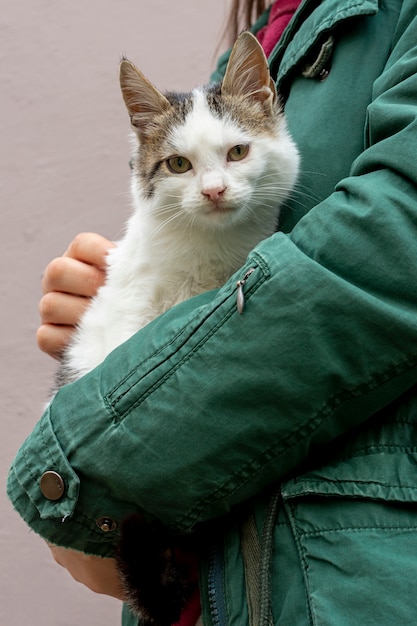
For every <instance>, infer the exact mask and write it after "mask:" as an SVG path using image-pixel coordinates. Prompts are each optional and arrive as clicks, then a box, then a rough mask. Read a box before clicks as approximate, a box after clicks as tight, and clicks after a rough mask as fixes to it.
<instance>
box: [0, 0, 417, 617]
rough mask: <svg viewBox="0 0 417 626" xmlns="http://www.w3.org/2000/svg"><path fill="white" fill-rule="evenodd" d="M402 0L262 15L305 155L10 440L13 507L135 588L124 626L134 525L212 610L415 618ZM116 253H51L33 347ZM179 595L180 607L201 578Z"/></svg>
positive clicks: (76, 248) (80, 570)
mask: <svg viewBox="0 0 417 626" xmlns="http://www.w3.org/2000/svg"><path fill="white" fill-rule="evenodd" d="M260 4H262V3H257V6H256V10H258V11H259V9H260ZM254 5H255V2H237V3H235V5H234V10H235V12H237V13H239V11H240V9H241V8H242V7H246V8H248V10H249V13H250V14H251V9H252V7H253V6H254ZM416 16H417V2H416V0H390V1H389V2H384V3H380V2H379V1H378V0H359V1H356V2H351V1H350V0H337V1H336V0H323V2H321V3H319V4H317V3H316V2H314V1H313V0H303V2H301V3H297V2H294V3H292V2H285V1H284V0H278V1H277V2H274V3H273V4H272V6H271V7H269V8H268V9H267V10H266V11H265V12H262V14H261V15H260V16H259V20H258V21H257V22H256V24H255V25H254V26H253V27H252V31H253V32H254V33H256V34H257V37H258V39H259V41H260V42H261V43H262V45H263V47H264V50H265V52H266V53H267V55H268V61H269V69H270V72H271V75H272V77H273V79H274V82H275V83H276V86H277V89H278V92H279V94H280V95H281V99H282V102H283V104H284V108H285V116H286V120H287V124H288V128H289V130H290V133H291V135H292V137H293V139H294V141H295V143H296V145H297V147H298V150H299V152H300V155H301V169H300V174H299V179H298V183H297V185H296V187H295V189H294V191H293V192H292V194H291V196H290V197H289V199H288V200H287V201H286V202H285V204H284V206H283V207H282V209H281V212H280V217H279V228H278V232H277V233H275V234H273V235H272V236H270V237H268V238H266V239H265V240H263V241H262V242H261V243H259V244H258V245H257V246H256V247H255V248H254V250H253V251H252V252H250V253H249V256H248V259H247V261H246V262H244V263H243V264H242V267H241V268H240V270H238V272H237V273H236V275H234V276H233V277H232V278H231V279H230V280H228V281H226V283H225V285H224V286H222V287H221V288H220V289H215V290H211V291H209V292H205V293H203V294H202V295H199V296H197V297H195V298H192V299H190V300H187V301H185V302H184V303H182V304H179V305H177V306H175V307H173V308H172V309H170V310H169V311H167V312H166V313H165V314H164V315H162V316H161V317H158V318H157V319H156V320H155V321H153V322H151V323H150V324H149V325H148V326H146V327H145V328H143V329H142V330H141V331H139V332H138V333H137V334H135V335H134V336H133V337H132V338H131V339H129V340H128V341H127V342H126V343H125V344H123V345H122V346H121V347H119V348H117V349H116V350H115V351H114V352H112V353H111V354H110V356H109V357H108V358H107V359H106V360H105V361H104V362H103V363H102V364H101V365H99V366H98V367H97V368H95V369H93V370H92V371H91V372H90V373H88V374H87V375H86V376H84V377H82V378H81V379H79V380H77V381H75V382H74V383H72V384H71V385H67V386H64V387H63V388H62V389H61V390H60V391H58V393H57V395H56V397H55V399H54V401H53V403H52V405H51V406H50V407H49V409H48V411H47V412H46V413H45V415H44V416H43V418H42V419H41V421H40V422H39V425H38V426H37V428H36V429H35V431H34V432H33V433H32V435H31V436H30V437H29V438H28V440H27V441H26V442H25V444H24V446H23V447H22V449H21V451H20V452H19V454H18V456H17V457H16V460H15V463H14V465H13V467H12V469H11V472H10V477H9V494H10V497H11V498H12V501H13V503H14V505H15V507H16V509H17V510H18V512H19V513H20V514H21V515H22V516H23V517H24V519H25V520H26V522H27V523H28V524H29V525H30V526H31V527H32V528H33V529H34V530H35V531H36V532H38V533H39V534H41V535H42V536H43V537H44V538H46V539H47V540H48V541H49V542H50V543H51V544H53V545H52V547H51V549H52V552H53V555H54V557H55V558H56V560H57V561H58V562H59V563H61V564H62V565H64V566H65V567H66V568H67V569H68V570H69V571H70V573H71V574H72V575H73V576H74V577H75V578H76V579H77V580H80V581H81V582H83V583H84V584H86V585H87V586H89V587H90V588H92V589H93V590H95V591H98V592H101V593H108V594H110V595H114V596H116V597H119V598H121V599H123V600H128V601H129V604H130V608H128V606H125V609H124V612H123V624H124V626H132V625H133V624H138V615H140V616H142V618H141V619H142V621H140V622H139V623H146V621H147V622H148V623H156V621H155V618H154V614H152V611H151V612H150V613H148V614H146V615H145V616H144V613H143V612H142V613H141V608H140V607H137V602H136V603H135V601H134V600H135V599H134V600H132V589H130V587H134V586H135V584H134V583H135V581H134V580H132V578H131V574H132V571H131V570H129V569H128V570H126V569H124V566H125V561H126V555H127V556H129V554H130V553H131V554H133V555H134V557H135V559H136V560H140V556H139V555H140V554H141V550H143V551H144V552H145V550H146V545H143V543H144V542H142V544H141V537H140V536H136V535H137V534H138V530H137V529H138V528H145V529H146V528H147V527H148V528H149V529H150V530H151V536H152V537H153V538H156V539H157V541H160V544H159V545H160V546H162V548H161V555H162V553H163V556H164V558H165V557H167V558H168V559H169V560H170V562H171V565H172V564H174V566H175V565H176V564H178V569H179V570H180V574H181V573H182V572H184V571H185V572H187V571H188V572H189V573H190V576H189V577H188V578H187V577H186V581H185V582H190V580H191V582H193V581H194V580H195V577H194V576H192V574H193V573H194V561H193V559H192V556H193V555H194V554H197V556H198V567H199V571H198V582H199V596H200V599H201V616H202V622H203V624H204V625H205V626H208V625H210V626H211V625H215V624H222V625H228V624H230V625H231V624H239V625H247V626H252V625H253V626H257V625H258V624H282V625H283V624H291V626H301V625H303V626H304V625H307V624H317V625H331V626H334V625H338V624H343V625H344V626H345V625H346V626H347V625H352V626H356V625H357V624H375V625H377V624H378V626H381V625H384V624H386V625H387V626H388V624H389V625H391V624H397V623H398V624H412V623H414V621H415V614H416V610H417V600H416V599H415V598H416V597H417V594H416V593H415V587H416V582H415V581H416V580H417V559H416V558H415V553H414V545H415V541H416V537H417V506H416V503H417V481H416V478H415V476H416V472H415V467H416V461H417V456H416V451H415V445H414V441H415V440H416V435H417V391H416V390H417V387H416V384H417V322H416V320H417V269H416V268H417V262H416V258H415V257H416V255H415V252H414V251H415V249H416V246H415V241H416V239H417V237H416V235H417V232H416V225H417V160H416V159H415V154H416V152H417V133H416V126H417V37H416V34H415V33H416V32H417V30H416V28H417V17H416ZM227 58H228V55H225V56H224V57H222V58H221V59H220V61H219V65H218V69H217V71H216V72H215V74H214V76H213V79H215V80H221V79H222V77H223V75H224V72H225V70H226V65H227ZM183 164H184V163H181V164H179V163H177V164H176V165H181V166H182V165H183ZM112 247H113V244H111V243H110V242H108V241H107V240H106V239H104V238H102V237H100V236H99V235H95V234H84V235H81V236H79V237H78V238H77V239H76V240H75V241H74V242H73V243H72V244H71V245H70V247H69V248H68V250H67V252H66V254H65V255H64V257H62V258H61V259H59V260H58V261H55V262H52V263H51V264H50V266H49V267H48V268H47V270H46V272H45V276H44V279H43V289H44V292H45V296H44V300H43V302H41V312H42V311H44V313H43V314H42V322H43V323H42V325H41V327H40V329H39V331H38V342H39V345H40V347H41V349H43V350H45V351H46V352H49V353H50V354H52V355H55V356H58V355H59V354H60V353H61V351H62V349H63V348H64V347H65V346H66V345H67V343H68V341H69V337H70V336H71V335H72V334H73V326H74V325H75V324H76V323H77V321H78V320H79V318H80V316H81V314H82V311H83V310H84V308H85V307H86V306H87V305H88V299H89V298H90V297H92V296H94V295H95V293H96V289H97V287H98V286H99V285H101V284H103V282H104V280H105V273H106V272H105V268H106V260H105V259H106V254H107V250H108V249H110V248H112ZM240 291H241V292H242V294H241V295H242V297H243V305H242V306H241V309H242V310H241V311H239V310H238V306H237V302H238V294H239V293H240ZM46 302H47V303H48V306H46ZM40 481H41V482H40ZM45 485H46V487H45ZM51 485H52V486H51ZM42 487H43V488H42ZM45 493H46V494H47V495H45ZM51 496H52V497H51ZM133 513H136V514H138V516H139V518H140V522H141V523H142V524H143V526H140V525H139V526H137V525H135V524H131V521H132V518H131V515H132V514H133ZM124 519H128V520H130V521H129V523H128V525H127V526H125V525H124V521H123V520H124ZM121 528H122V532H121V533H120V529H121ZM120 534H121V539H120ZM135 540H137V542H138V545H139V549H138V545H136V543H135ZM189 540H190V541H189ZM146 541H148V537H147V540H146ZM188 543H190V544H191V546H192V548H191V550H189V545H188ZM177 547H178V553H177V551H176V550H177ZM115 550H118V556H119V561H118V565H117V562H116V560H115V559H114V558H112V557H113V556H114V554H115ZM120 555H121V556H122V558H120ZM189 557H190V560H191V565H190V566H189V567H188V570H187V565H188V562H187V559H188V558H189ZM158 565H159V563H158ZM128 567H129V566H128ZM150 567H151V566H150ZM165 571H166V570H165ZM170 572H171V573H172V569H171V570H170ZM148 573H149V577H150V579H151V580H152V581H154V580H157V579H158V572H154V571H153V570H152V571H151V569H149V571H148ZM393 574H395V575H393ZM122 579H123V581H124V582H123V585H122V583H121V582H120V581H121V580H122ZM146 582H147V581H146V577H145V580H141V583H142V584H143V586H144V587H146ZM139 587H140V585H139ZM150 587H152V586H150ZM134 591H135V590H133V595H134ZM139 591H140V592H141V589H140V590H139ZM153 591H154V594H156V597H153V598H152V597H151V599H150V601H149V603H148V604H150V605H152V606H154V605H155V604H156V605H157V604H158V600H160V598H161V596H159V595H158V594H159V593H160V592H161V590H160V588H158V587H156V588H155V589H154V590H153V588H150V589H148V590H147V592H148V593H149V594H150V595H151V596H152V592H153ZM180 595H181V598H180V600H178V598H175V599H173V602H176V603H177V604H176V606H178V602H179V604H180V605H181V603H182V604H184V606H185V610H186V612H185V613H184V612H183V613H182V620H183V621H182V622H181V623H182V624H185V623H188V624H190V623H193V622H194V623H195V622H196V620H197V617H198V613H199V612H200V606H197V609H196V610H195V604H193V605H192V607H191V609H189V607H190V602H191V600H189V598H195V588H193V585H192V584H190V593H189V594H188V595H187V589H186V585H185V586H184V587H182V588H181V593H180ZM143 599H144V598H143V597H142V596H140V598H139V600H143ZM136 600H138V598H136ZM145 600H149V598H145ZM187 611H189V612H187ZM196 611H197V612H196ZM172 615H173V614H172ZM172 615H171V616H170V615H168V616H166V617H164V619H165V622H163V620H162V619H159V618H158V619H159V623H161V624H162V623H166V624H169V623H172V622H175V621H176V620H178V615H176V616H175V617H173V616H172ZM152 620H153V622H152ZM187 620H188V621H187Z"/></svg>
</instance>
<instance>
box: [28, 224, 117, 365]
mask: <svg viewBox="0 0 417 626" xmlns="http://www.w3.org/2000/svg"><path fill="white" fill-rule="evenodd" d="M112 247H114V243H112V242H111V241H109V240H108V239H106V238H105V237H102V236H101V235H98V234H95V233H80V234H79V235H77V236H76V237H75V238H74V239H73V240H72V241H71V243H70V245H69V246H68V248H67V250H66V251H65V252H64V254H63V255H62V256H61V257H57V258H56V259H53V260H52V261H51V262H50V263H49V264H48V266H47V267H46V269H45V272H44V275H43V278H42V291H43V296H42V298H41V300H40V303H39V313H40V317H41V324H40V326H39V328H38V331H37V334H36V340H37V343H38V346H39V348H40V349H41V350H42V351H43V352H46V353H47V354H49V355H50V356H53V357H54V358H59V356H60V354H61V352H62V350H63V349H64V348H65V346H66V345H67V343H68V341H69V338H70V336H71V334H72V332H73V330H74V327H75V325H76V324H77V322H78V321H79V319H80V317H81V315H82V314H83V312H84V311H85V310H86V308H87V307H88V304H89V302H90V298H91V297H92V296H94V295H95V294H96V292H97V290H98V288H99V287H100V286H101V285H102V284H103V282H104V279H105V265H106V254H107V252H108V250H109V249H110V248H112Z"/></svg>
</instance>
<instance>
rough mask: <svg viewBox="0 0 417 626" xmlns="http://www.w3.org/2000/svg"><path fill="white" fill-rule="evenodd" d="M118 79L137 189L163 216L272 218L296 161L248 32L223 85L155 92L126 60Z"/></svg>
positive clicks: (218, 223) (212, 220)
mask: <svg viewBox="0 0 417 626" xmlns="http://www.w3.org/2000/svg"><path fill="white" fill-rule="evenodd" d="M120 84H121V89H122V94H123V98H124V101H125V104H126V107H127V109H128V112H129V115H130V118H131V123H132V127H133V129H134V131H135V133H136V135H137V139H138V150H137V152H136V154H135V156H134V158H133V160H132V163H133V169H134V191H135V192H136V196H137V199H138V203H139V204H140V201H141V198H142V199H143V198H146V199H154V200H155V202H154V203H153V204H154V206H155V207H159V208H158V211H159V217H160V219H161V220H162V221H163V220H169V219H171V218H172V220H174V219H175V218H181V219H182V218H184V217H185V218H186V219H187V220H188V223H189V224H197V225H198V224H202V225H204V226H205V227H207V226H208V225H212V226H214V227H224V226H227V225H230V224H237V223H242V222H248V221H251V220H252V221H253V220H255V221H258V222H259V223H261V222H262V221H265V220H267V218H268V217H269V218H270V219H273V220H276V217H277V213H278V209H279V206H280V205H281V204H282V202H283V201H284V200H285V198H286V197H287V196H288V194H289V192H290V190H291V188H292V186H293V184H294V181H295V178H296V175H297V170H298V153H297V150H296V148H295V146H294V143H293V141H292V140H291V138H290V136H289V134H288V131H287V128H286V123H285V119H284V116H283V113H282V109H281V105H280V102H279V99H278V98H277V93H276V89H275V85H274V82H273V80H272V79H271V77H270V74H269V70H268V64H267V60H266V58H265V55H264V52H263V50H262V48H261V46H260V44H259V43H258V41H257V39H256V38H255V37H254V36H253V35H251V34H250V33H248V32H245V33H242V34H241V35H240V37H239V38H238V39H237V41H236V43H235V45H234V47H233V50H232V53H231V55H230V58H229V62H228V65H227V70H226V73H225V76H224V79H223V82H222V83H221V84H212V85H208V86H205V87H201V88H197V89H195V90H194V91H192V92H191V93H190V94H178V93H167V94H162V93H161V92H160V91H159V90H158V89H157V88H156V87H154V86H153V85H152V84H151V83H150V82H149V80H148V79H147V78H146V77H145V76H144V75H143V74H142V73H141V72H140V71H139V70H138V69H137V68H136V67H135V66H134V65H133V64H132V63H131V62H130V61H128V60H126V59H125V60H123V61H122V63H121V66H120Z"/></svg>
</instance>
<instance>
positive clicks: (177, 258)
mask: <svg viewBox="0 0 417 626" xmlns="http://www.w3.org/2000/svg"><path fill="white" fill-rule="evenodd" d="M120 84H121V89H122V94H123V98H124V101H125V104H126V106H127V109H128V112H129V115H130V118H131V123H132V127H133V129H134V131H135V134H136V137H137V143H138V147H137V150H136V153H135V155H134V157H133V159H132V169H133V175H132V191H133V198H134V204H135V210H134V213H133V215H132V216H131V218H130V220H129V222H128V224H127V228H126V233H125V236H124V237H123V239H122V240H121V241H120V242H119V243H118V246H117V247H116V248H115V249H114V250H111V252H110V253H109V256H108V271H107V281H106V284H105V285H104V286H103V287H102V288H101V289H100V290H99V292H98V294H97V296H96V297H95V298H94V299H93V301H92V303H91V306H90V307H89V309H88V310H87V312H86V313H85V314H84V316H83V318H82V319H81V322H80V324H79V328H78V330H77V331H76V333H75V336H74V339H73V341H72V343H71V345H70V346H69V348H68V350H67V352H66V354H65V356H64V358H63V362H62V366H61V370H60V374H59V384H64V383H66V382H69V381H71V380H74V379H76V378H78V377H80V376H81V375H83V374H85V373H87V372H88V371H89V370H91V369H92V368H93V367H95V366H96V365H98V364H99V363H100V362H101V361H102V360H103V359H104V358H105V356H106V355H107V354H108V353H109V352H110V351H111V350H113V349H114V348H115V347H116V346H118V345H119V344H121V343H122V342H123V341H125V340H126V339H128V338H129V337H130V336H131V335H133V334H134V333H135V332H136V331H137V330H138V329H140V328H142V327H143V326H144V325H146V324H147V323H148V322H150V321H151V320H152V319H154V318H155V317H156V316H157V315H159V314H161V313H163V312H164V311H166V310H167V309H168V308H170V307H172V306H173V305H174V304H176V303H178V302H180V301H182V300H184V299H186V298H190V297H191V296H194V295H196V294H198V293H201V292H203V291H205V290H209V289H213V288H215V287H219V286H220V285H221V284H223V283H224V282H225V281H226V280H227V279H228V278H229V277H230V276H231V275H232V274H233V273H234V272H235V271H236V270H237V269H238V268H239V267H240V266H241V265H242V264H243V263H244V261H245V259H246V257H247V255H248V253H249V252H250V250H251V249H252V248H253V247H254V246H255V245H256V244H257V243H258V242H259V241H260V240H262V239H263V238H265V237H268V236H269V235H271V234H272V233H273V232H274V231H275V230H276V227H277V218H278V212H279V207H280V206H281V205H282V203H283V201H285V199H286V198H287V196H288V194H289V192H290V191H291V189H292V187H293V185H294V182H295V179H296V176H297V170H298V162H299V159H298V153H297V149H296V147H295V145H294V143H293V141H292V139H291V138H290V136H289V134H288V131H287V128H286V123H285V119H284V116H283V112H282V109H281V106H280V103H279V101H278V98H277V94H276V90H275V85H274V83H273V81H272V79H271V78H270V75H269V71H268V66H267V61H266V58H265V55H264V53H263V50H262V48H261V46H260V45H259V43H258V42H257V40H256V38H255V37H254V36H253V35H251V34H250V33H247V32H246V33H243V34H242V35H241V36H240V37H239V38H238V40H237V42H236V44H235V46H234V48H233V51H232V54H231V57H230V60H229V63H228V66H227V71H226V74H225V77H224V80H223V82H222V84H213V85H209V86H205V87H201V88H197V89H195V90H194V91H193V92H192V93H190V94H177V93H168V94H166V95H163V94H162V93H161V92H160V91H158V90H157V89H156V88H155V87H154V86H153V85H152V84H151V83H150V82H149V81H148V80H147V79H146V78H145V77H144V76H143V74H142V73H141V72H140V71H139V70H137V69H136V67H135V66H134V65H133V64H132V63H130V62H129V61H128V60H123V61H122V63H121V66H120Z"/></svg>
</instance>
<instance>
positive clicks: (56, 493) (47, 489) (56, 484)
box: [39, 470, 65, 500]
mask: <svg viewBox="0 0 417 626" xmlns="http://www.w3.org/2000/svg"><path fill="white" fill-rule="evenodd" d="M39 487H40V490H41V492H42V495H43V496H45V498H46V499H47V500H60V498H62V496H63V495H64V493H65V483H64V479H63V478H62V476H61V475H60V474H58V473H57V472H54V471H52V470H49V471H48V472H45V473H44V474H42V476H41V479H40V481H39Z"/></svg>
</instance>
